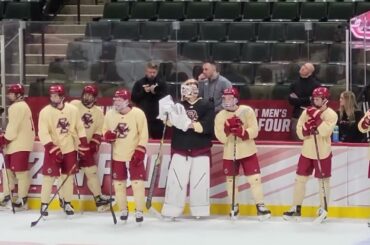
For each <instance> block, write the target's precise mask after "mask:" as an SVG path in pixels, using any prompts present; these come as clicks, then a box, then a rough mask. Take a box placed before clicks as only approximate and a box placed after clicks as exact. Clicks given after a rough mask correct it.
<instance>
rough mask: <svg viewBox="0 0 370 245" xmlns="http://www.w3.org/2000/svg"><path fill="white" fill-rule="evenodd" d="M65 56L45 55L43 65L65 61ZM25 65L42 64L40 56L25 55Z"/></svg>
mask: <svg viewBox="0 0 370 245" xmlns="http://www.w3.org/2000/svg"><path fill="white" fill-rule="evenodd" d="M65 57H66V55H65V54H45V64H49V63H50V62H53V61H55V59H57V58H60V59H65ZM26 64H42V57H41V54H26Z"/></svg>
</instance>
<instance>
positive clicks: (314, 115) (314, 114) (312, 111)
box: [306, 106, 322, 126]
mask: <svg viewBox="0 0 370 245" xmlns="http://www.w3.org/2000/svg"><path fill="white" fill-rule="evenodd" d="M306 113H307V115H308V117H309V118H310V119H313V120H315V123H316V125H317V126H319V125H320V124H321V123H322V120H321V114H322V111H320V110H319V109H317V108H315V107H313V106H310V107H308V108H307V110H306Z"/></svg>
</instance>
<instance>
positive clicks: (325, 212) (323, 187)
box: [313, 130, 328, 223]
mask: <svg viewBox="0 0 370 245" xmlns="http://www.w3.org/2000/svg"><path fill="white" fill-rule="evenodd" d="M317 133H318V132H317V130H315V132H314V134H313V138H314V141H315V150H316V157H317V168H318V170H319V172H320V177H321V179H322V180H323V179H324V176H323V174H322V168H321V160H320V155H319V146H318V144H317ZM321 188H322V192H323V195H324V210H323V213H322V214H321V215H320V216H319V217H318V218H316V219H315V220H314V223H321V222H322V221H323V218H324V217H325V216H326V214H327V213H328V203H327V198H326V191H325V182H324V180H323V181H322V186H321Z"/></svg>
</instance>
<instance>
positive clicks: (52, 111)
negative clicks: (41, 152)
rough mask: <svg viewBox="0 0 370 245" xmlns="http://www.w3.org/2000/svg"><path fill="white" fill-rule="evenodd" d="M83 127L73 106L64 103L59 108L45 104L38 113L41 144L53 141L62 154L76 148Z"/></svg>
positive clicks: (83, 134)
mask: <svg viewBox="0 0 370 245" xmlns="http://www.w3.org/2000/svg"><path fill="white" fill-rule="evenodd" d="M82 137H86V133H85V128H84V125H83V123H82V121H81V118H80V116H79V113H78V110H77V108H76V107H75V106H73V105H71V104H69V103H65V104H64V107H63V109H61V110H59V109H57V108H54V107H52V106H51V105H47V106H45V107H44V108H43V109H42V110H41V112H40V115H39V138H40V141H41V143H42V144H43V145H46V144H47V143H49V142H53V144H54V145H56V146H58V147H59V148H60V150H61V152H62V153H63V154H66V153H69V152H72V151H75V150H77V147H78V145H79V144H80V141H79V138H82Z"/></svg>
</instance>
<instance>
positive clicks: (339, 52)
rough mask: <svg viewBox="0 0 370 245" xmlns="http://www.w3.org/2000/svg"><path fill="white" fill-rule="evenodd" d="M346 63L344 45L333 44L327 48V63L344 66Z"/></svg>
mask: <svg viewBox="0 0 370 245" xmlns="http://www.w3.org/2000/svg"><path fill="white" fill-rule="evenodd" d="M345 61H346V45H345V44H344V43H334V44H331V45H330V46H329V63H337V64H344V62H345Z"/></svg>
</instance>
